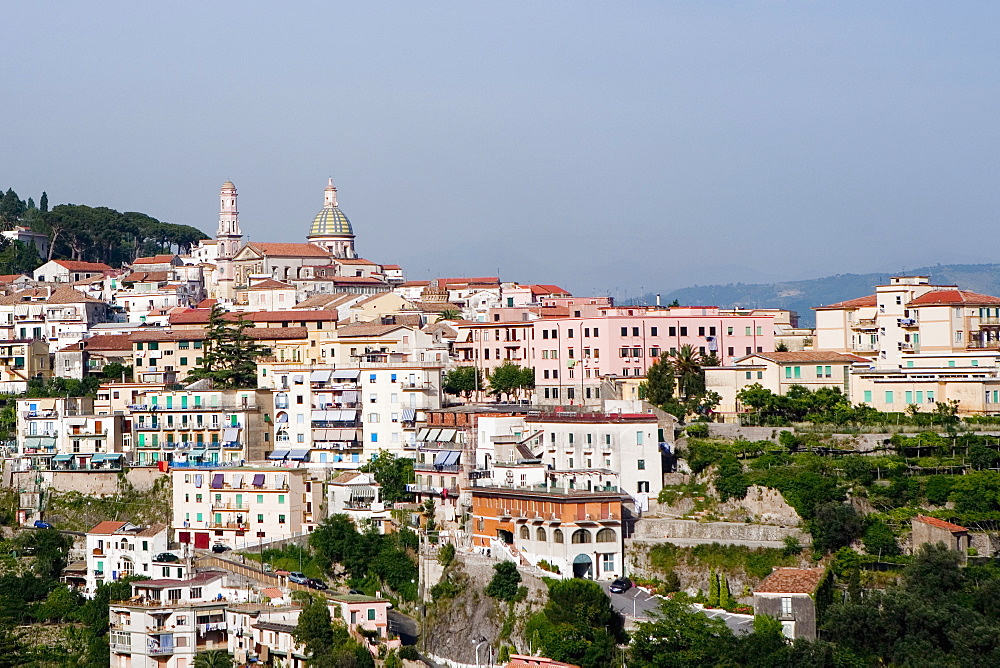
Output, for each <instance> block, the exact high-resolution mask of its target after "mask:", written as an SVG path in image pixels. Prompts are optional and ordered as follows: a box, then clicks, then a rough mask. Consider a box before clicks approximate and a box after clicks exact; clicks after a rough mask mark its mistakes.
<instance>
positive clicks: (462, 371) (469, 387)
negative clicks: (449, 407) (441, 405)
mask: <svg viewBox="0 0 1000 668" xmlns="http://www.w3.org/2000/svg"><path fill="white" fill-rule="evenodd" d="M485 386H486V384H485V383H484V382H483V372H482V371H480V370H479V368H478V367H474V366H459V367H455V368H454V369H452V370H451V371H449V372H448V373H446V374H445V375H444V378H443V380H442V388H443V389H444V391H445V392H447V393H448V394H453V395H455V396H462V397H465V398H466V399H468V398H470V397H471V396H472V393H473V392H475V391H476V390H481V389H484V388H485Z"/></svg>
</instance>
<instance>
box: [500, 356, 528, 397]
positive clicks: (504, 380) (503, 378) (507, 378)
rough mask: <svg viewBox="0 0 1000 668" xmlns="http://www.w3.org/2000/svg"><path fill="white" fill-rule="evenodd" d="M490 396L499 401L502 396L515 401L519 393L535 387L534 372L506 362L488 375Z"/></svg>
mask: <svg viewBox="0 0 1000 668" xmlns="http://www.w3.org/2000/svg"><path fill="white" fill-rule="evenodd" d="M489 381H490V394H492V395H493V396H495V397H496V398H497V400H499V399H500V398H501V397H503V395H507V397H508V398H513V399H517V398H518V397H519V396H520V395H521V392H522V391H524V390H530V389H532V388H533V387H535V371H534V369H532V368H531V367H522V366H520V365H518V364H514V363H513V362H511V361H509V360H508V361H506V362H504V363H503V364H501V365H500V366H498V367H497V368H495V369H493V371H492V372H491V373H490V374H489Z"/></svg>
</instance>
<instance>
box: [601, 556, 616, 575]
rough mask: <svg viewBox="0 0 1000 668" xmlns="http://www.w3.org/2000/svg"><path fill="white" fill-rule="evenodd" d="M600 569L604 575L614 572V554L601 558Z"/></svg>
mask: <svg viewBox="0 0 1000 668" xmlns="http://www.w3.org/2000/svg"><path fill="white" fill-rule="evenodd" d="M601 567H602V568H603V569H604V572H605V573H611V572H614V570H615V555H614V553H613V552H612V553H608V554H604V555H602V556H601Z"/></svg>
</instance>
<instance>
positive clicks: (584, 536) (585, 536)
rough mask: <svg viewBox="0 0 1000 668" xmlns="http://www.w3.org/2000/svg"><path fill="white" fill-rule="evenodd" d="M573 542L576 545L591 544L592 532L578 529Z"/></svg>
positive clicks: (574, 533)
mask: <svg viewBox="0 0 1000 668" xmlns="http://www.w3.org/2000/svg"><path fill="white" fill-rule="evenodd" d="M573 542H574V543H589V542H590V532H589V531H587V530H586V529H577V530H576V531H574V532H573Z"/></svg>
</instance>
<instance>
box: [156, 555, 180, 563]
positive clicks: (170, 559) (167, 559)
mask: <svg viewBox="0 0 1000 668" xmlns="http://www.w3.org/2000/svg"><path fill="white" fill-rule="evenodd" d="M180 560H181V558H180V557H178V556H177V555H176V554H171V553H170V552H161V553H159V554H158V555H156V556H155V557H153V561H155V562H158V563H161V564H172V563H174V562H177V561H180Z"/></svg>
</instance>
